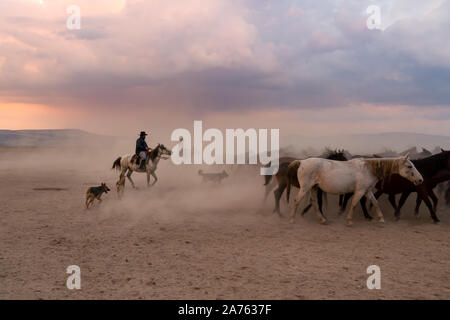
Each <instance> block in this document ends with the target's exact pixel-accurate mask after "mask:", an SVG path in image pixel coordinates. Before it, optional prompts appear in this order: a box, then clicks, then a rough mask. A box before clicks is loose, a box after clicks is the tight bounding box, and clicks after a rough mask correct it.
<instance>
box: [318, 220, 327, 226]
mask: <svg viewBox="0 0 450 320" xmlns="http://www.w3.org/2000/svg"><path fill="white" fill-rule="evenodd" d="M320 224H321V225H324V226H326V225H327V224H328V220H323V221H320Z"/></svg>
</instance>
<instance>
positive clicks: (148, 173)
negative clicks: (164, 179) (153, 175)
mask: <svg viewBox="0 0 450 320" xmlns="http://www.w3.org/2000/svg"><path fill="white" fill-rule="evenodd" d="M148 187H150V172H148V171H147V188H148Z"/></svg>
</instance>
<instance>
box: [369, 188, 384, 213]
mask: <svg viewBox="0 0 450 320" xmlns="http://www.w3.org/2000/svg"><path fill="white" fill-rule="evenodd" d="M382 194H383V191H381V190H377V192H375V194H374V195H375V199H377V200H378V198H379V197H381V195H382ZM372 207H373V204H372V202H370V208H369V209H372Z"/></svg>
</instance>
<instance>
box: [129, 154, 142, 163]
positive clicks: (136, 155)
mask: <svg viewBox="0 0 450 320" xmlns="http://www.w3.org/2000/svg"><path fill="white" fill-rule="evenodd" d="M140 161H141V157H140V156H139V155H138V154H135V155H134V156H132V157H131V163H134V164H139V163H140Z"/></svg>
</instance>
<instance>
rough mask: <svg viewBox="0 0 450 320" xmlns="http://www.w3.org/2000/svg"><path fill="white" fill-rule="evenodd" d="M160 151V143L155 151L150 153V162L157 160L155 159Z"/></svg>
mask: <svg viewBox="0 0 450 320" xmlns="http://www.w3.org/2000/svg"><path fill="white" fill-rule="evenodd" d="M158 150H159V143H158V145H157V146H156V148H155V149H153V150H152V151H150V153H149V154H148V157H149V158H150V160H152V161H153V160H155V158H156V157H157V156H158Z"/></svg>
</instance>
